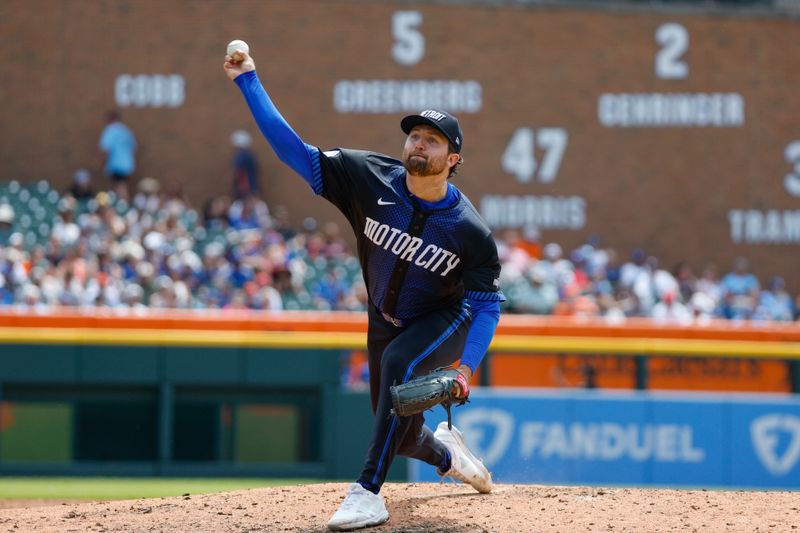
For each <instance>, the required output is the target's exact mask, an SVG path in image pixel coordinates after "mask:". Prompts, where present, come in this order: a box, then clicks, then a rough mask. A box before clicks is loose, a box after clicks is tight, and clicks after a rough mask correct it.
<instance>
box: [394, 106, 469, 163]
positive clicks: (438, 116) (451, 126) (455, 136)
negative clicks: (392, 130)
mask: <svg viewBox="0 0 800 533" xmlns="http://www.w3.org/2000/svg"><path fill="white" fill-rule="evenodd" d="M420 125H427V126H432V127H434V128H436V129H437V130H439V131H441V132H442V133H443V134H444V136H445V137H447V140H448V141H450V144H452V145H453V147H455V149H456V153H461V145H462V144H463V143H464V132H462V131H461V126H460V125H459V124H458V119H457V118H456V117H454V116H453V115H451V114H450V113H448V112H447V111H439V110H438V109H426V110H425V111H423V112H421V113H420V114H419V115H408V116H407V117H405V118H404V119H403V120H401V121H400V127H401V128H402V129H403V131H404V132H405V133H406V135H408V134H409V133H411V130H412V129H413V128H414V126H420Z"/></svg>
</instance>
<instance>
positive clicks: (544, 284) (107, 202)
mask: <svg viewBox="0 0 800 533" xmlns="http://www.w3.org/2000/svg"><path fill="white" fill-rule="evenodd" d="M238 183H239V184H242V183H245V184H246V180H241V179H240V180H239V181H238ZM253 188H254V187H253V186H249V189H250V190H251V191H252V189H253ZM287 215H288V214H287V213H286V211H285V209H281V208H275V209H274V210H273V211H272V212H271V211H270V209H269V208H268V206H267V204H266V203H265V202H264V201H263V200H261V199H260V198H259V195H258V194H241V195H236V194H235V195H233V196H232V197H231V198H227V197H215V198H212V199H210V200H209V201H208V202H207V203H206V205H205V206H203V208H202V209H201V210H199V211H198V210H196V209H194V208H193V207H192V206H191V205H190V204H189V202H187V201H186V199H185V198H184V197H183V195H182V194H181V191H180V187H179V186H177V185H174V184H173V185H167V186H164V185H163V184H162V183H160V182H159V181H158V180H156V179H154V178H144V179H142V180H140V181H139V182H138V183H137V185H136V189H135V191H133V194H131V197H130V200H127V199H125V198H120V197H119V196H118V195H117V194H116V193H115V191H113V190H110V191H101V192H97V193H96V192H94V190H93V187H92V183H91V176H90V175H89V172H88V171H86V170H79V171H77V172H76V173H75V175H74V179H73V184H72V186H71V187H70V189H69V190H67V191H56V190H53V189H52V188H51V186H50V184H49V183H47V182H45V181H41V182H38V183H34V184H28V185H22V184H20V183H18V182H16V181H10V182H5V183H0V305H13V306H17V307H21V308H31V309H46V308H49V307H52V306H74V307H96V306H105V307H112V308H121V309H125V308H127V309H144V308H224V309H262V310H283V309H289V310H301V309H313V310H349V311H363V310H365V309H366V307H367V301H368V299H367V293H366V289H365V287H364V282H363V280H362V279H361V272H360V266H359V263H358V260H357V258H356V257H355V254H354V252H353V250H352V249H351V247H350V246H349V245H348V243H347V241H346V240H345V239H344V238H343V237H342V235H341V234H340V231H339V227H338V226H337V225H336V224H335V223H328V224H325V225H322V226H320V225H318V224H317V222H316V221H315V220H314V219H312V218H308V219H306V220H305V221H304V222H303V224H302V225H301V227H295V228H293V227H291V225H290V224H289V223H288V222H287V220H288V216H287ZM497 237H498V239H497V241H498V251H499V254H500V258H501V261H502V264H503V271H502V278H501V287H502V288H503V291H504V292H505V294H506V296H507V297H508V301H507V302H506V303H505V304H504V306H505V311H506V312H512V313H529V314H539V315H551V314H552V315H577V316H598V317H605V318H606V319H607V320H609V321H622V320H624V319H625V318H626V317H652V318H654V319H655V320H660V321H670V322H677V323H691V322H698V321H704V320H710V319H712V318H728V319H734V320H777V321H790V320H797V319H798V312H799V311H798V310H799V309H800V306H799V305H798V304H800V298H797V299H794V298H792V296H790V295H789V294H788V293H787V292H786V289H785V283H784V281H783V280H782V279H781V278H780V277H774V278H772V279H769V280H768V281H767V283H766V284H764V285H762V284H761V282H760V281H759V280H758V279H757V277H756V276H754V275H753V274H751V273H750V272H749V267H748V264H747V260H746V259H745V258H739V259H737V260H736V262H735V265H732V267H731V269H730V272H727V273H723V274H720V273H719V272H718V271H717V269H716V268H715V267H713V266H708V267H706V268H704V269H703V270H702V271H701V272H699V273H696V272H695V271H694V269H693V267H692V266H691V265H690V264H689V263H688V262H680V263H678V264H677V265H674V266H673V267H672V268H665V267H664V266H662V265H661V264H660V263H659V261H658V259H657V258H656V257H654V256H652V255H648V254H647V253H645V251H643V250H639V249H637V250H633V251H632V253H630V255H629V256H626V257H624V258H623V257H620V256H618V254H617V252H616V251H614V250H612V249H609V248H605V247H603V246H601V245H600V242H599V240H598V239H590V241H589V242H587V243H586V244H584V245H582V246H580V247H578V248H576V249H574V250H571V251H567V252H565V251H564V250H563V249H562V247H561V246H560V245H559V244H557V243H548V244H545V245H542V244H541V243H540V242H539V239H538V235H536V234H535V231H528V232H519V231H506V232H502V233H501V234H500V235H498V236H497Z"/></svg>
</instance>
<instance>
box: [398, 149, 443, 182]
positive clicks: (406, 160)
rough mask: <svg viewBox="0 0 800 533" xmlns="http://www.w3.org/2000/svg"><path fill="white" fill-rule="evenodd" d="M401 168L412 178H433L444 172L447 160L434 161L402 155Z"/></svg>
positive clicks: (412, 155)
mask: <svg viewBox="0 0 800 533" xmlns="http://www.w3.org/2000/svg"><path fill="white" fill-rule="evenodd" d="M403 166H404V167H405V169H406V170H407V171H408V173H409V174H411V175H412V176H421V177H424V176H435V175H437V174H441V173H442V172H443V171H444V169H445V167H446V166H447V160H446V159H444V158H442V159H441V160H436V159H431V158H430V157H424V156H415V155H414V154H411V155H409V154H408V153H403Z"/></svg>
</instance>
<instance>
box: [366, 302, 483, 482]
mask: <svg viewBox="0 0 800 533" xmlns="http://www.w3.org/2000/svg"><path fill="white" fill-rule="evenodd" d="M470 322H471V316H470V313H469V304H468V303H467V301H466V300H464V301H463V302H462V303H461V304H460V305H458V306H455V307H451V308H448V309H443V310H439V311H435V312H432V313H429V314H427V315H423V316H421V317H418V318H416V319H414V320H413V321H411V322H410V323H409V324H408V325H407V326H404V327H398V326H396V325H394V324H393V323H391V322H389V321H387V320H385V319H384V318H383V316H382V315H381V313H380V312H378V311H377V310H376V309H373V306H370V310H369V332H368V334H367V349H368V352H369V381H370V397H371V399H372V411H373V413H374V414H375V425H374V426H373V429H372V440H371V441H370V445H369V451H368V453H367V459H366V462H365V463H364V469H363V470H362V472H361V475H360V476H359V478H358V482H359V483H361V484H362V485H364V486H366V487H368V488H372V489H374V490H375V492H377V491H378V490H380V488H381V486H382V485H383V482H384V481H385V479H386V473H387V472H388V470H389V466H390V465H391V464H392V461H393V460H394V457H395V455H397V454H400V455H403V456H406V457H413V458H414V459H419V460H421V461H424V462H426V463H428V464H431V465H439V464H441V463H442V461H443V460H444V446H443V445H442V444H440V443H439V441H437V440H436V439H435V438H434V436H433V432H432V431H431V430H430V429H429V428H428V427H427V426H425V425H424V423H425V418H424V416H423V415H422V413H419V414H417V415H413V416H406V417H398V416H396V415H392V414H390V413H389V410H390V409H391V408H392V399H391V396H390V394H389V387H390V386H391V385H393V384H398V385H399V384H400V383H405V382H407V381H408V380H409V379H411V378H412V377H418V376H421V375H424V374H427V373H428V372H431V371H432V370H435V369H437V368H440V367H443V366H451V365H452V364H453V363H454V362H456V361H458V360H459V358H460V357H461V354H462V352H463V350H464V345H465V342H466V339H467V330H468V329H469V325H470Z"/></svg>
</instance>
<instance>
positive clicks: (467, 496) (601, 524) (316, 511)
mask: <svg viewBox="0 0 800 533" xmlns="http://www.w3.org/2000/svg"><path fill="white" fill-rule="evenodd" d="M346 487H347V485H345V484H341V483H337V484H333V483H329V484H323V485H306V486H292V487H275V488H265V489H252V490H245V491H238V492H229V493H221V494H204V495H196V496H195V495H186V496H183V497H177V498H158V499H150V500H127V501H113V502H90V503H61V504H59V505H54V506H52V505H51V506H46V507H25V508H13V509H1V510H0V532H5V531H12V532H26V531H32V532H36V533H48V532H58V533H63V532H72V531H93V532H112V531H125V532H142V533H144V532H146V533H153V532H170V533H172V532H195V531H196V532H203V533H208V532H218V533H228V532H230V533H234V532H236V533H245V532H257V531H269V532H273V531H275V532H281V531H290V532H312V531H313V532H319V531H326V530H327V528H326V523H327V521H328V518H330V516H331V514H332V513H333V512H334V511H335V510H336V508H337V507H338V506H339V503H340V502H341V501H342V498H343V496H344V493H345V490H346ZM383 493H384V496H385V498H386V501H387V504H388V508H389V513H390V515H391V518H390V519H389V522H387V523H386V524H384V525H382V526H380V527H377V528H372V529H370V530H369V531H376V532H380V533H389V532H392V533H399V532H405V533H412V532H413V533H432V532H433V533H455V532H464V533H475V532H487V533H504V532H508V533H520V532H534V531H535V532H548V531H558V532H577V531H603V532H621V531H629V532H637V533H638V532H645V531H646V532H660V531H674V532H689V531H701V532H714V531H731V532H733V531H736V532H739V531H748V532H752V531H789V532H791V531H800V530H798V528H800V493H796V492H794V493H793V492H742V491H726V492H721V491H713V492H712V491H701V490H686V491H683V490H682V491H678V490H660V489H658V490H657V489H597V488H587V487H543V486H534V485H498V486H497V487H496V489H495V491H494V492H492V493H491V494H488V495H482V494H478V493H476V492H474V491H473V490H472V489H470V488H469V487H465V486H463V485H454V484H446V485H438V484H429V483H418V484H396V483H390V484H387V485H386V486H385V487H384V491H383Z"/></svg>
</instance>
